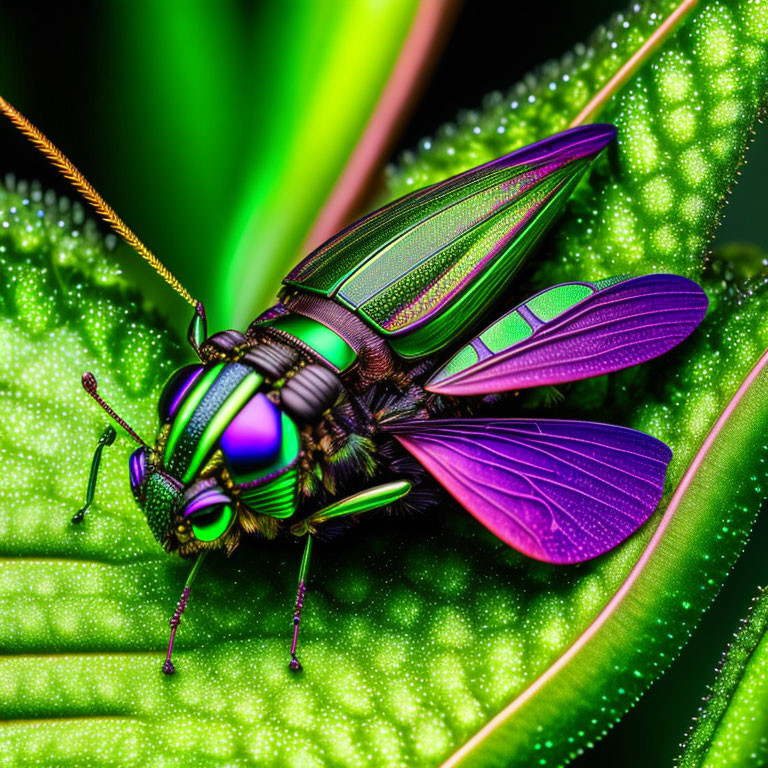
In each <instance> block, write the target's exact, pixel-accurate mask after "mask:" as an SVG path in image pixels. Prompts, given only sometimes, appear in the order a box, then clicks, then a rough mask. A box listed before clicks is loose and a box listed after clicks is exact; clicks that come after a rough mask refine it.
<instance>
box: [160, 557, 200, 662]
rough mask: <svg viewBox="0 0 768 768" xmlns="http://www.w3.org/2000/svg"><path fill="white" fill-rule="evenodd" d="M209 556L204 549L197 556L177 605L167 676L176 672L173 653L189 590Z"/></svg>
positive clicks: (171, 622)
mask: <svg viewBox="0 0 768 768" xmlns="http://www.w3.org/2000/svg"><path fill="white" fill-rule="evenodd" d="M207 554H208V550H207V549H204V550H203V551H202V552H201V553H200V554H199V555H198V556H197V560H195V564H194V565H193V566H192V570H191V571H190V572H189V576H187V580H186V582H185V584H184V589H183V590H182V592H181V597H180V598H179V602H178V603H176V610H175V611H174V613H173V616H171V621H170V625H171V639H170V640H169V642H168V654H167V656H166V657H165V664H163V672H165V674H166V675H172V674H173V673H174V672H175V671H176V667H174V666H173V662H172V661H171V653H173V641H174V640H175V639H176V630H177V629H178V628H179V624H181V614H182V613H184V609H185V608H186V607H187V600H188V599H189V588H190V587H191V586H192V582H193V581H194V580H195V576H197V572H198V570H200V566H201V565H202V564H203V560H205V556H206V555H207Z"/></svg>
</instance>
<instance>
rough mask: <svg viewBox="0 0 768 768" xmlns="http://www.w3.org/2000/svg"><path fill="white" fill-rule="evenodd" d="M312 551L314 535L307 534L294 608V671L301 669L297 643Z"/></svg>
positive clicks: (292, 653)
mask: <svg viewBox="0 0 768 768" xmlns="http://www.w3.org/2000/svg"><path fill="white" fill-rule="evenodd" d="M311 553H312V535H311V534H308V535H307V543H306V544H305V545H304V554H303V555H302V557H301V567H300V568H299V588H298V591H297V592H296V605H295V606H294V609H293V642H292V643H291V663H290V664H289V665H288V666H289V667H290V668H291V669H292V670H293V671H294V672H300V671H301V663H300V662H299V660H298V659H297V658H296V645H297V643H298V642H299V624H300V623H301V609H302V608H303V607H304V595H305V594H306V592H307V571H308V570H309V556H310V554H311Z"/></svg>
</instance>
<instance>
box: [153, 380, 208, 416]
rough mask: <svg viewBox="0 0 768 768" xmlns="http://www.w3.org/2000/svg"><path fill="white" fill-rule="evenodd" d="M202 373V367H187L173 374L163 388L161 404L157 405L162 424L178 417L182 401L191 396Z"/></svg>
mask: <svg viewBox="0 0 768 768" xmlns="http://www.w3.org/2000/svg"><path fill="white" fill-rule="evenodd" d="M202 372H203V366H202V365H185V366H184V367H183V368H180V369H179V370H178V371H176V372H175V373H172V374H171V376H170V378H169V379H168V381H167V382H166V383H165V386H164V387H163V394H162V395H160V402H159V403H158V404H157V412H158V415H159V416H160V423H161V424H164V423H165V422H166V421H170V420H171V419H172V418H173V417H174V416H175V415H176V411H178V410H179V406H180V405H181V402H182V400H184V398H185V397H186V396H187V394H189V392H190V390H191V389H192V387H193V385H194V383H195V382H196V381H197V380H198V379H199V378H200V374H201V373H202Z"/></svg>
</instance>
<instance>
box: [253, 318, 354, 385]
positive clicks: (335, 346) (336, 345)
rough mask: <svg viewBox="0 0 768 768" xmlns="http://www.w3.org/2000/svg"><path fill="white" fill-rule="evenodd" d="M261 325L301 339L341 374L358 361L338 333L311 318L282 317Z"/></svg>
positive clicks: (352, 350)
mask: <svg viewBox="0 0 768 768" xmlns="http://www.w3.org/2000/svg"><path fill="white" fill-rule="evenodd" d="M259 325H260V326H265V327H267V328H275V329H277V330H279V331H282V332H283V333H287V334H289V335H291V336H293V337H294V338H296V339H299V340H300V341H302V342H304V344H306V345H307V346H308V347H310V349H312V351H313V352H315V353H316V354H317V355H318V357H320V358H321V359H322V360H324V361H325V362H327V363H329V364H330V365H331V367H333V368H335V369H336V370H337V371H339V372H344V371H346V370H347V369H348V368H350V367H351V366H352V365H353V364H354V363H355V361H356V360H357V353H356V352H355V350H354V349H352V347H350V346H349V344H347V342H346V341H344V339H342V338H341V336H339V334H338V333H336V332H335V331H332V330H331V329H330V328H328V327H327V326H325V325H323V324H322V323H320V322H318V321H317V320H313V319H312V318H310V317H305V316H304V315H294V314H289V315H282V316H281V317H276V318H274V319H272V320H266V321H265V322H263V323H259Z"/></svg>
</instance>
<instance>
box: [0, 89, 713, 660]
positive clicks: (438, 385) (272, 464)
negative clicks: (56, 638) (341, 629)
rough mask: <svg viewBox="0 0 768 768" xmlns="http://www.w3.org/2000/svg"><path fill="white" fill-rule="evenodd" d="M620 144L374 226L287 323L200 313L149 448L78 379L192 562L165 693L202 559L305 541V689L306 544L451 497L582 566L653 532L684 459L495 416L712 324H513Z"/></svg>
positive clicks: (608, 302) (593, 303)
mask: <svg viewBox="0 0 768 768" xmlns="http://www.w3.org/2000/svg"><path fill="white" fill-rule="evenodd" d="M2 104H6V103H5V102H2V103H0V106H2ZM6 106H8V107H9V105H7V104H6ZM9 109H10V110H12V108H10V107H9ZM4 111H6V113H7V114H10V116H11V118H12V119H14V121H15V122H16V123H17V125H19V127H20V128H21V129H22V130H23V131H24V132H25V133H27V135H28V136H30V138H32V140H33V141H34V142H35V143H36V144H37V145H38V146H39V147H41V148H42V149H43V151H44V152H46V154H48V155H49V156H53V151H52V150H50V149H49V148H48V147H47V146H46V145H45V144H44V143H43V142H45V141H47V140H45V138H44V137H42V135H41V134H39V132H38V133H37V134H35V133H33V131H34V130H35V129H32V128H31V127H30V126H29V124H28V123H26V121H24V122H22V121H23V118H21V117H20V116H18V113H15V111H13V113H10V112H9V111H8V109H4ZM614 136H615V129H614V128H613V127H612V126H610V125H604V124H592V125H586V126H581V127H577V128H574V129H571V130H568V131H565V132H563V133H560V134H558V135H556V136H553V137H551V138H548V139H545V140H543V141H540V142H538V143H536V144H534V145H532V146H529V147H526V148H523V149H521V150H518V151H517V152H514V153H512V154H510V155H507V156H505V157H502V158H499V159H498V160H495V161H493V162H491V163H487V164H486V165H483V166H480V167H479V168H475V169H473V170H470V171H467V172H465V173H462V174H460V175H458V176H455V177H453V178H450V179H448V180H446V181H444V182H441V183H439V184H436V185H433V186H431V187H428V188H426V189H422V190H419V191H417V192H414V193H412V194H410V195H408V196H407V197H404V198H402V199H400V200H397V201H395V202H393V203H391V204H389V205H388V206H386V207H384V208H382V209H381V210H379V211H376V212H374V213H372V214H370V215H369V216H367V217H365V218H364V219H362V220H360V221H358V222H357V223H355V224H353V225H351V226H350V227H348V228H347V229H345V230H344V231H342V232H341V233H340V234H338V235H337V236H335V237H333V238H332V239H331V240H329V241H328V242H327V243H325V244H324V245H323V246H321V247H320V248H318V249H317V250H316V251H314V252H313V253H312V254H310V255H309V256H308V257H307V258H306V259H305V260H304V261H303V262H301V263H300V264H299V265H298V266H297V267H296V268H295V269H293V270H292V271H291V272H290V274H289V275H288V276H287V277H286V278H285V280H284V286H283V290H282V292H281V295H280V299H279V301H278V303H277V304H275V305H274V306H273V307H272V308H270V309H269V310H268V311H267V312H265V313H264V314H262V315H261V316H260V317H258V318H256V320H254V321H253V323H251V325H250V326H249V327H248V328H247V329H245V330H244V331H242V332H241V331H234V330H230V331H223V332H220V333H215V334H213V335H211V336H208V334H207V329H206V322H205V312H204V310H203V307H202V305H201V304H200V303H197V302H194V300H192V302H191V303H194V304H195V311H194V316H193V320H192V323H191V325H190V331H189V334H188V337H189V341H190V344H191V346H192V348H193V350H194V352H195V354H196V356H197V362H195V363H193V364H190V365H187V366H185V367H183V368H181V369H180V370H179V371H177V372H176V373H174V374H173V375H172V376H171V378H170V379H169V381H168V382H167V384H166V386H165V388H164V390H163V393H162V396H161V398H160V402H159V405H158V418H159V431H158V434H157V437H156V439H155V441H154V443H151V444H150V443H145V442H144V441H143V440H142V439H141V438H140V437H139V436H138V435H137V434H136V433H135V432H134V431H133V430H132V429H131V428H130V427H129V426H128V425H127V424H126V423H125V422H124V421H122V420H121V419H120V418H119V417H118V416H117V415H116V414H115V412H114V411H112V409H111V408H110V407H109V406H108V405H107V404H106V403H105V402H104V401H103V400H102V399H101V397H100V396H99V394H98V391H97V385H96V380H95V378H94V377H93V376H92V375H91V374H86V375H85V376H84V377H83V383H84V386H85V388H86V390H87V391H88V392H89V394H91V396H92V397H94V399H96V400H97V401H98V402H99V403H100V404H101V405H102V407H104V408H105V409H106V410H107V411H108V413H110V415H111V416H112V417H113V418H115V419H116V420H117V421H118V423H119V424H120V425H121V426H123V427H124V429H125V430H126V431H127V432H128V433H129V434H130V435H131V436H132V437H133V438H134V439H135V440H136V441H137V442H139V443H140V447H139V448H138V449H137V450H136V451H135V452H134V453H133V454H132V456H131V459H130V467H129V470H130V471H129V474H130V482H131V488H132V490H133V493H134V496H135V498H136V500H137V502H138V503H139V505H140V506H141V507H142V509H143V510H144V512H145V514H146V517H147V522H148V524H149V526H150V528H151V530H152V532H153V534H154V536H155V537H156V539H157V540H158V542H159V543H160V544H161V545H162V546H163V547H164V548H165V549H166V550H167V551H169V552H176V553H178V554H180V555H181V556H183V557H195V558H196V559H195V564H194V566H193V569H192V572H191V573H190V577H189V578H188V580H187V583H186V585H185V587H184V591H183V593H182V597H181V600H180V601H179V603H178V605H177V609H176V612H175V613H174V615H173V617H172V619H171V641H170V643H169V648H168V655H167V657H166V661H165V664H164V667H163V669H164V671H165V672H166V673H171V672H173V671H174V666H173V663H172V662H171V651H172V646H173V640H174V638H175V635H176V631H177V628H178V625H179V622H180V619H181V614H182V613H183V611H184V609H185V608H186V606H187V600H188V596H189V588H190V585H191V583H192V580H193V578H194V577H195V575H196V574H197V572H198V569H199V567H200V564H201V563H202V561H203V558H204V556H205V555H206V554H207V553H208V552H209V551H210V550H212V549H224V550H226V552H227V553H231V552H232V551H233V550H234V549H235V548H236V546H237V544H238V542H239V540H240V539H241V537H242V536H244V535H248V534H258V535H260V536H261V537H263V538H266V539H272V538H275V537H276V536H278V535H280V534H281V533H285V532H288V533H290V534H293V535H295V536H298V537H303V538H304V539H305V540H306V544H305V549H304V555H303V558H302V561H301V567H300V574H299V587H298V593H297V598H296V603H295V607H294V634H293V642H292V646H291V653H290V655H291V660H290V666H291V668H292V669H300V668H301V665H300V663H299V661H298V658H297V655H296V644H297V640H298V630H299V623H300V617H301V611H302V608H303V606H304V600H305V594H306V577H307V571H308V566H309V559H310V553H311V548H312V542H313V540H314V538H315V535H316V534H317V532H318V530H322V526H323V524H324V523H325V522H326V521H328V520H330V519H335V518H338V517H341V516H349V515H358V514H360V513H363V512H366V511H368V510H373V509H382V508H387V507H389V506H390V505H393V504H403V503H411V504H412V506H417V505H418V502H417V500H418V499H420V498H423V497H424V495H425V494H424V493H423V490H424V489H429V488H430V487H434V484H433V483H432V482H431V479H436V480H437V481H438V483H439V484H440V485H441V486H442V487H443V488H444V489H445V490H446V491H447V492H448V493H449V494H450V495H451V496H453V497H454V498H455V499H456V500H457V501H458V502H459V504H461V505H462V506H463V507H465V508H466V509H467V510H468V511H469V512H470V513H471V514H472V515H474V517H475V518H477V520H479V521H480V522H481V523H482V524H483V525H485V526H486V527H487V528H488V529H490V530H491V531H492V532H493V533H494V534H495V535H496V536H498V537H499V538H500V539H502V540H503V541H505V542H506V543H507V544H509V545H510V546H513V547H515V548H516V549H518V550H520V551H521V552H523V553H525V554H526V555H529V556H530V557H533V558H536V559H538V560H543V561H547V562H552V563H576V562H581V561H583V560H587V559H589V558H593V557H596V556H598V555H600V554H602V553H604V552H606V551H608V550H609V549H611V548H613V547H615V546H616V545H618V544H619V543H620V542H621V541H623V540H624V539H625V538H626V537H627V536H629V535H631V534H632V533H633V532H634V531H635V530H636V529H637V528H638V527H639V526H640V525H641V524H642V523H643V522H644V521H645V520H646V519H647V518H648V517H649V515H650V514H651V513H652V512H653V511H654V509H655V507H656V505H657V504H658V501H659V499H660V497H661V494H662V490H663V485H664V477H665V474H666V468H667V465H668V463H669V461H670V459H671V452H670V450H669V448H667V446H665V445H664V444H663V443H661V442H660V441H658V440H656V439H655V438H653V437H650V436H649V435H646V434H644V433H641V432H638V431H635V430H632V429H627V428H624V427H618V426H611V425H606V424H598V423H592V422H578V421H563V420H550V419H521V418H506V417H500V416H498V415H494V413H493V411H494V407H497V403H496V401H497V399H498V398H497V397H496V393H501V392H510V391H516V390H520V389H524V388H528V387H534V386H544V385H558V384H563V383H566V382H571V381H575V380H578V379H583V378H588V377H591V376H598V375H602V374H605V373H609V372H611V371H616V370H619V369H622V368H626V367H629V366H633V365H637V364H638V363H641V362H643V361H645V360H648V359H650V358H653V357H656V356H658V355H660V354H663V353H664V352H666V351H667V350H669V349H670V348H672V347H673V346H675V345H676V344H678V343H679V342H680V341H682V340H683V339H685V338H686V337H687V336H688V335H689V334H690V333H691V332H692V331H693V330H694V329H695V327H696V326H697V325H698V323H699V322H700V321H701V319H702V317H703V316H704V312H705V310H706V306H707V299H706V296H705V294H704V292H703V291H702V290H701V288H700V287H699V286H698V285H696V284H695V283H693V282H691V281H690V280H687V279H686V278H683V277H679V276H675V275H644V276H639V277H627V276H622V277H617V278H614V279H609V280H600V281H596V282H574V283H569V284H565V285H559V286H554V287H552V288H549V289H547V290H544V291H541V292H539V293H538V294H536V295H535V296H532V297H531V298H529V299H527V300H526V301H524V302H523V303H521V304H518V305H517V306H513V307H512V308H511V309H510V308H509V307H510V306H511V305H513V302H510V301H508V300H506V299H507V297H513V296H514V295H515V293H516V291H515V286H514V275H515V273H516V271H517V270H518V269H519V267H520V266H521V265H522V263H523V262H524V260H525V258H526V256H527V255H528V254H529V253H530V252H531V250H532V249H533V247H534V246H535V244H536V243H537V241H538V240H539V239H540V238H541V236H542V234H543V233H544V232H545V231H546V230H547V229H548V228H549V226H550V224H551V222H552V221H553V219H554V218H555V216H556V214H557V213H558V211H559V210H560V209H561V208H562V206H563V203H564V202H565V200H566V199H567V198H568V196H569V195H570V193H571V191H572V190H573V188H574V187H575V185H576V184H577V182H578V181H579V179H580V178H581V177H582V175H583V174H584V172H585V171H586V170H587V168H588V166H589V165H590V163H591V162H592V161H593V160H594V158H595V157H596V156H597V155H598V154H599V153H600V152H602V151H603V150H604V149H605V148H606V147H607V146H608V145H609V144H610V143H611V142H612V141H613V139H614ZM59 154H60V153H59ZM59 165H60V167H61V165H62V163H61V162H59ZM65 170H66V169H65ZM74 173H77V171H76V169H74V171H73V172H70V178H71V177H72V175H73V174H74ZM94 194H95V193H94ZM96 198H97V203H98V201H100V198H98V196H96ZM92 202H93V200H92ZM101 202H102V203H103V201H101ZM95 204H96V203H95ZM96 205H97V209H98V204H96ZM104 205H106V204H104ZM109 211H110V212H111V209H109ZM100 212H102V214H103V215H105V217H106V218H108V220H110V222H111V223H112V224H113V225H115V223H114V220H112V219H110V218H109V216H108V215H107V214H104V212H103V211H100ZM112 215H114V214H113V212H112ZM115 218H116V217H115ZM117 221H118V222H119V219H118V220H117ZM120 224H122V222H120ZM115 226H116V225H115ZM123 226H124V225H123ZM116 228H117V226H116ZM126 229H127V228H126ZM128 232H129V233H130V230H128ZM123 234H124V233H123ZM130 234H131V235H132V233H130ZM134 237H135V236H134ZM145 250H146V249H145ZM143 255H145V257H146V254H143ZM150 256H151V254H150ZM147 258H148V257H147ZM152 258H154V257H152ZM148 260H151V259H149V258H148ZM155 261H156V259H155ZM157 264H159V262H157ZM155 266H156V265H155ZM158 269H159V271H161V273H162V274H164V276H165V277H166V279H167V280H168V281H169V282H171V283H172V284H173V282H172V279H171V278H169V276H168V275H167V274H165V273H164V272H163V268H162V266H161V265H160V267H159V268H158ZM182 290H183V289H182ZM184 293H186V292H184ZM185 297H186V298H188V299H191V297H190V296H189V294H186V296H185ZM502 303H503V304H505V305H506V307H505V308H501V309H499V305H500V304H502ZM494 317H495V319H493V318H494ZM489 319H493V321H492V322H491V323H490V325H487V322H488V320H489ZM483 320H485V323H486V325H484V323H483ZM470 413H471V414H472V417H469V414H470ZM113 439H114V433H113V432H112V433H109V432H106V433H105V434H104V435H103V436H102V438H101V440H100V442H99V445H98V447H97V451H96V454H95V456H94V462H93V464H92V469H91V477H90V482H89V487H88V498H87V503H86V508H87V506H88V504H90V501H91V500H92V498H93V492H94V487H95V482H96V473H97V470H98V459H99V457H100V455H101V451H102V449H103V447H104V445H105V444H109V442H111V441H112V440H113ZM409 457H410V458H409ZM413 459H415V460H416V461H414V460H413ZM412 489H413V490H412ZM417 489H418V492H416V490H417ZM84 511H85V508H84V509H83V510H81V511H80V512H78V514H77V515H76V516H75V518H76V519H77V520H80V519H82V517H83V514H84Z"/></svg>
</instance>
